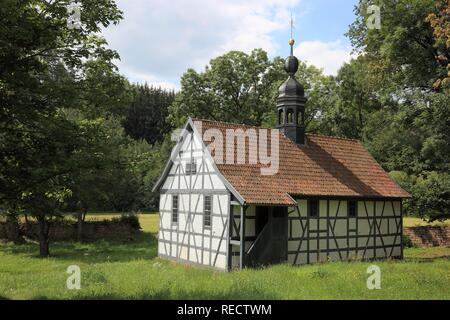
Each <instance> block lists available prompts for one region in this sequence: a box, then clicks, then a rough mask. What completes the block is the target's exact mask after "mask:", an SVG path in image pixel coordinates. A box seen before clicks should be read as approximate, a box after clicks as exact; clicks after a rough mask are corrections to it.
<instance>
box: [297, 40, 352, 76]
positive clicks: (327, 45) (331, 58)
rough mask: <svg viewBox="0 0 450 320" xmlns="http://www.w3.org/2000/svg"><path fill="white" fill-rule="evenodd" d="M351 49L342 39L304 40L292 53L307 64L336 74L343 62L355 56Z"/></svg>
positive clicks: (330, 73) (327, 72)
mask: <svg viewBox="0 0 450 320" xmlns="http://www.w3.org/2000/svg"><path fill="white" fill-rule="evenodd" d="M351 51H352V49H351V47H350V46H347V45H345V44H343V41H342V40H336V41H332V42H323V41H304V42H301V43H300V44H299V45H298V46H297V47H296V48H295V49H294V54H295V55H296V56H297V57H298V58H299V59H301V60H303V61H306V62H307V63H308V64H312V65H314V66H316V67H318V68H321V69H323V71H324V72H325V73H326V74H329V75H336V74H337V71H338V70H339V68H340V67H341V66H342V65H343V64H344V63H345V62H348V61H350V60H351V58H355V56H354V55H352V53H351Z"/></svg>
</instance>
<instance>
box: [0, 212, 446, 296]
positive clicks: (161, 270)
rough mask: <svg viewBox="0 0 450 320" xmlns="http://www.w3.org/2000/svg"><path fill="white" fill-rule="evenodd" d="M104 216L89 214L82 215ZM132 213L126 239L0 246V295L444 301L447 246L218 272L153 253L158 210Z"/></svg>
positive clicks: (98, 217) (106, 215) (100, 217)
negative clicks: (46, 250) (133, 222)
mask: <svg viewBox="0 0 450 320" xmlns="http://www.w3.org/2000/svg"><path fill="white" fill-rule="evenodd" d="M112 216H114V215H113V214H90V215H88V219H105V218H111V217H112ZM139 217H140V222H141V226H142V227H143V232H142V233H141V234H140V235H138V236H136V237H135V238H134V239H126V240H125V239H111V240H102V241H98V242H95V243H76V242H58V243H52V244H51V248H50V250H51V253H52V256H51V257H50V258H46V259H41V258H39V257H38V256H37V252H38V246H37V244H33V243H29V244H25V245H12V244H1V245H0V298H3V299H450V248H444V247H437V248H409V249H405V259H404V260H403V261H395V260H393V261H373V262H337V263H336V262H333V263H324V264H315V265H308V266H301V267H294V266H289V265H278V266H273V267H269V268H265V269H260V270H244V271H234V272H231V273H224V272H219V271H210V270H205V269H199V268H194V267H190V266H186V265H182V264H177V263H174V262H169V261H165V260H161V259H159V258H157V257H156V245H157V240H156V233H157V231H158V216H157V215H156V214H141V215H140V216H139ZM411 223H414V222H411ZM406 224H409V223H408V222H407V221H405V225H406ZM412 225H413V226H414V224H412ZM372 264H376V265H378V266H379V267H380V268H381V289H380V290H368V289H367V285H366V282H367V278H368V276H369V274H367V268H368V267H369V266H370V265H372ZM71 265H77V266H79V267H80V270H81V289H80V290H68V289H67V287H66V281H67V278H68V277H69V274H68V273H67V268H68V267H69V266H71Z"/></svg>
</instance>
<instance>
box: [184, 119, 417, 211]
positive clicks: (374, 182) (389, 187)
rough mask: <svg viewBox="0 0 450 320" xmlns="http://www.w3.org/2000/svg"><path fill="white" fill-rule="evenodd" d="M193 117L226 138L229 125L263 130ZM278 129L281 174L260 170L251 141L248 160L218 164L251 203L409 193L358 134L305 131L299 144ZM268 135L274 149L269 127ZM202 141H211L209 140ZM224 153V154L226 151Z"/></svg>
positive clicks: (388, 195)
mask: <svg viewBox="0 0 450 320" xmlns="http://www.w3.org/2000/svg"><path fill="white" fill-rule="evenodd" d="M193 121H194V124H195V126H196V127H197V129H198V130H199V131H200V128H201V133H202V135H203V133H204V132H205V131H206V130H208V129H218V130H220V131H221V132H222V135H223V137H224V141H225V137H226V130H227V129H242V130H244V131H245V130H246V129H250V128H252V129H255V130H256V132H258V133H259V132H260V130H261V128H259V127H251V126H246V125H241V124H230V123H224V122H216V121H209V120H195V119H194V120H193ZM275 133H276V134H277V135H278V137H279V170H278V173H277V174H275V175H262V174H261V171H260V169H261V168H262V167H267V166H265V165H262V164H260V163H259V161H258V164H248V151H249V150H248V144H247V147H246V150H245V153H246V155H247V157H246V159H247V161H246V163H247V164H236V163H231V164H229V163H226V162H225V163H224V164H216V165H217V168H218V169H219V171H220V172H221V174H222V175H223V176H224V177H225V179H226V180H227V181H228V182H229V183H230V184H231V185H232V186H233V187H234V188H235V189H236V191H237V192H238V193H239V194H240V195H241V196H242V197H243V198H244V200H245V201H246V203H247V204H267V205H268V204H271V205H294V204H295V201H294V200H293V197H295V196H327V197H329V196H336V197H355V198H357V197H365V198H407V197H410V195H409V194H408V193H407V192H406V191H404V190H403V189H402V188H400V187H399V186H398V185H397V184H396V183H395V182H394V181H393V180H392V179H391V178H390V177H389V176H388V174H387V173H386V172H385V171H384V170H383V169H382V168H381V166H380V165H379V164H378V163H377V162H376V161H375V159H374V158H373V157H372V156H371V155H370V153H369V152H368V151H367V150H366V149H365V148H364V147H363V145H362V144H361V142H359V141H357V140H350V139H342V138H335V137H327V136H321V135H314V134H307V135H306V137H307V138H306V139H307V143H306V145H305V146H298V145H297V144H295V143H294V142H292V141H291V140H290V139H288V138H286V137H285V136H284V135H283V134H281V133H280V132H279V131H278V130H276V132H275ZM267 136H268V141H269V142H268V144H269V151H270V141H271V139H270V133H269V134H267ZM204 140H205V139H204ZM204 142H205V144H206V145H209V143H210V142H211V141H204ZM235 145H236V144H235ZM237 148H238V146H237V147H236V148H235V154H236V153H237V150H236V149H237ZM272 149H273V148H272ZM224 150H225V149H224ZM272 151H273V152H276V150H272ZM223 154H224V159H225V151H224V153H223Z"/></svg>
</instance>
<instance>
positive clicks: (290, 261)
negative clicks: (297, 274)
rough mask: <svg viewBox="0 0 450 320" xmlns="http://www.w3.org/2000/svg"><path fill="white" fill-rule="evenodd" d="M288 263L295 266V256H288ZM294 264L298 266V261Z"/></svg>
mask: <svg viewBox="0 0 450 320" xmlns="http://www.w3.org/2000/svg"><path fill="white" fill-rule="evenodd" d="M288 263H289V264H295V254H288ZM296 264H299V261H297V263H296Z"/></svg>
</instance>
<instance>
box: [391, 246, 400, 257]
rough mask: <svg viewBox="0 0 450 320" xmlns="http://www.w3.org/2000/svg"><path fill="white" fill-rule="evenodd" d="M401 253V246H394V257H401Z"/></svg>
mask: <svg viewBox="0 0 450 320" xmlns="http://www.w3.org/2000/svg"><path fill="white" fill-rule="evenodd" d="M401 254H402V251H401V248H400V247H399V246H398V247H394V250H393V253H392V256H393V257H399V256H401Z"/></svg>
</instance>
